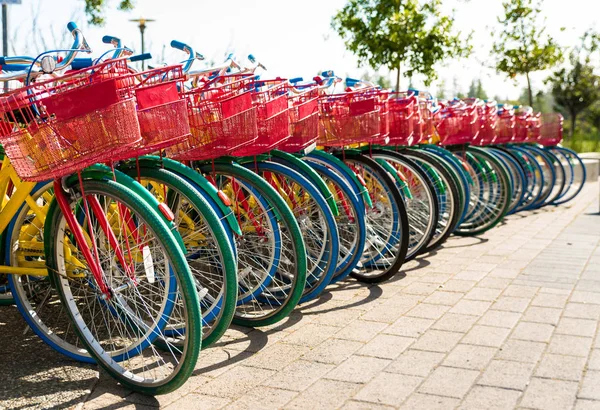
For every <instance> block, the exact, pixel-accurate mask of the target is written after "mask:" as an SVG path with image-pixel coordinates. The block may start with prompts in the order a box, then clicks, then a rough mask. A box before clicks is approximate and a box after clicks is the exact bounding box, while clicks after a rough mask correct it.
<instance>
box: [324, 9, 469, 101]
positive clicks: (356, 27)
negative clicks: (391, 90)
mask: <svg viewBox="0 0 600 410" xmlns="http://www.w3.org/2000/svg"><path fill="white" fill-rule="evenodd" d="M331 25H332V27H333V29H334V30H335V31H336V32H337V33H338V34H339V35H340V37H341V38H342V39H343V40H344V42H345V44H346V47H347V48H348V50H350V51H351V52H352V53H354V54H355V55H356V56H357V57H358V59H359V63H361V64H364V63H367V64H368V65H370V66H371V67H372V68H373V69H378V68H379V67H381V66H384V67H387V68H388V69H389V70H390V71H396V91H399V89H400V74H401V72H402V69H403V68H404V71H405V73H406V75H407V76H408V77H413V76H414V75H415V74H423V75H424V76H425V78H426V84H427V85H429V84H430V83H431V81H432V80H434V79H435V78H436V77H437V75H436V73H435V70H434V65H435V64H437V63H439V62H441V61H443V60H445V59H447V58H455V57H462V56H467V55H468V54H469V53H470V51H471V48H470V46H469V45H468V43H469V40H470V36H469V37H468V38H467V39H465V40H463V39H461V36H460V33H456V34H455V33H453V19H452V17H450V16H445V15H443V14H442V12H441V0H426V1H425V2H424V3H422V4H420V2H419V0H349V1H348V3H347V4H346V5H345V6H344V8H342V9H341V10H339V11H338V12H337V14H336V15H335V16H334V17H333V19H332V21H331Z"/></svg>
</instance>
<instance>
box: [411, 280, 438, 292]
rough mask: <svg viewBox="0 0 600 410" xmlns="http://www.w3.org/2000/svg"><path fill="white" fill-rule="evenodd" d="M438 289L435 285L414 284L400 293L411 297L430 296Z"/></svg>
mask: <svg viewBox="0 0 600 410" xmlns="http://www.w3.org/2000/svg"><path fill="white" fill-rule="evenodd" d="M438 289H439V285H438V284H436V283H422V282H416V283H412V284H410V285H408V286H407V287H406V288H404V290H403V291H402V292H403V293H408V294H412V295H431V294H432V293H433V292H435V291H436V290H438Z"/></svg>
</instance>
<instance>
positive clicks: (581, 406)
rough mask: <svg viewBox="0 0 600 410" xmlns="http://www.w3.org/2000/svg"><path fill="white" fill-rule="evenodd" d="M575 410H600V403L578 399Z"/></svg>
mask: <svg viewBox="0 0 600 410" xmlns="http://www.w3.org/2000/svg"><path fill="white" fill-rule="evenodd" d="M575 410H600V401H595V400H585V399H577V401H576V402H575Z"/></svg>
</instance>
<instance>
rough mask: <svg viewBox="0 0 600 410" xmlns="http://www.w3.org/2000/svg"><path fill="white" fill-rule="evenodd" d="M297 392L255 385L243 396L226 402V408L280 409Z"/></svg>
mask: <svg viewBox="0 0 600 410" xmlns="http://www.w3.org/2000/svg"><path fill="white" fill-rule="evenodd" d="M296 395H298V393H297V392H293V391H289V390H282V389H275V388H272V387H266V386H257V387H255V388H254V389H252V390H251V391H250V392H248V394H245V395H244V397H242V398H240V399H238V400H237V401H235V402H233V403H231V404H228V405H227V409H236V410H237V409H240V410H242V409H243V410H254V409H265V410H269V409H273V410H278V409H281V408H282V407H283V406H284V405H285V404H286V403H287V402H289V401H290V400H292V399H293V398H294V396H296Z"/></svg>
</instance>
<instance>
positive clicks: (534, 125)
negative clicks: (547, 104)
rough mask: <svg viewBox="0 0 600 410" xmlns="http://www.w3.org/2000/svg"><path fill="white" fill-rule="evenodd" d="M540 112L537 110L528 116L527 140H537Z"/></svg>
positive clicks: (538, 137)
mask: <svg viewBox="0 0 600 410" xmlns="http://www.w3.org/2000/svg"><path fill="white" fill-rule="evenodd" d="M541 129H542V114H541V113H539V112H536V113H533V114H532V115H530V116H529V118H528V121H527V140H526V141H527V142H537V141H538V140H539V139H540V136H541Z"/></svg>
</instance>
